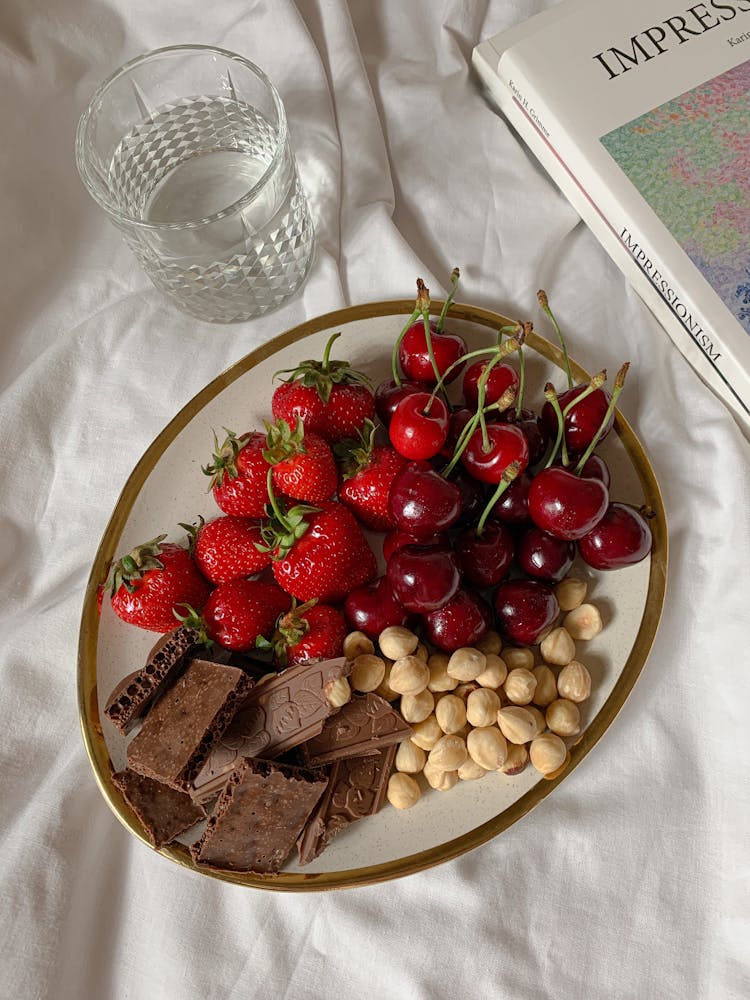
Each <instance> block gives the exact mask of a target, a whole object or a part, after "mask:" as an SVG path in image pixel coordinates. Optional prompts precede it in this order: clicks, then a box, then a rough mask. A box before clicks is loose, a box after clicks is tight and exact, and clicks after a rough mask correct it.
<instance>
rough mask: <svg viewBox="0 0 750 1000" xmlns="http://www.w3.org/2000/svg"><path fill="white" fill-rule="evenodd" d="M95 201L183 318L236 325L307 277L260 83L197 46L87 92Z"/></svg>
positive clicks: (287, 160)
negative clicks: (88, 95)
mask: <svg viewBox="0 0 750 1000" xmlns="http://www.w3.org/2000/svg"><path fill="white" fill-rule="evenodd" d="M76 162H77V165H78V171H79V173H80V175H81V178H82V180H83V183H84V184H85V186H86V188H87V189H88V191H89V193H90V194H91V196H92V197H93V198H94V200H95V201H96V202H98V204H99V205H101V207H102V208H103V209H104V210H105V212H106V213H107V215H108V216H109V218H110V220H111V221H112V222H113V223H114V224H115V225H116V226H117V227H118V229H120V230H121V232H122V233H123V235H124V237H125V239H126V241H127V242H128V244H129V245H130V246H131V248H132V249H133V251H134V253H135V254H136V256H137V257H138V259H139V260H140V262H141V264H142V265H143V267H144V269H145V271H146V273H147V274H148V276H149V277H150V278H151V280H152V281H153V283H154V284H155V285H156V287H157V288H159V289H161V291H163V292H165V293H166V294H167V295H168V296H169V297H170V298H171V299H172V301H173V302H174V303H175V305H177V306H178V307H179V308H180V309H182V310H183V311H184V312H187V313H189V314H190V315H192V316H196V317H197V318H198V319H202V320H207V321H209V322H216V323H232V322H239V321H242V320H248V319H252V318H253V317H255V316H260V315H262V314H263V313H265V312H268V311H269V310H271V309H275V308H276V307H277V306H279V305H281V303H282V302H284V301H285V300H286V299H288V298H289V297H290V296H291V295H292V294H293V293H294V292H295V291H296V290H297V289H298V288H299V287H300V285H301V284H302V282H303V281H304V280H305V278H306V276H307V273H308V271H309V269H310V263H311V260H312V254H313V243H314V238H313V226H312V222H311V220H310V214H309V211H308V206H307V202H306V200H305V195H304V192H303V190H302V187H301V185H300V180H299V176H298V174H297V167H296V164H295V161H294V156H293V154H292V151H291V148H290V146H289V136H288V131H287V120H286V113H285V111H284V105H283V104H282V102H281V98H280V97H279V94H278V92H277V90H276V88H275V87H274V86H273V84H272V83H271V81H270V80H269V79H268V78H267V77H266V75H265V74H264V73H263V72H262V71H261V70H260V69H258V67H257V66H255V65H254V64H253V63H251V62H248V60H247V59H243V58H242V56H239V55H236V54H235V53H232V52H226V51H224V50H223V49H215V48H209V47H207V46H202V45H182V46H171V47H169V48H164V49H157V50H156V51H155V52H150V53H148V54H146V55H143V56H140V57H138V58H137V59H133V60H132V61H131V62H129V63H127V64H126V65H125V66H123V67H122V68H121V69H119V70H117V72H116V73H114V74H113V75H112V76H111V77H110V78H109V79H108V80H106V81H105V82H104V83H103V84H102V85H101V86H100V87H99V89H98V90H97V91H96V93H95V94H94V96H93V97H92V99H91V102H90V104H89V106H88V108H87V109H86V111H85V112H84V113H83V115H82V117H81V120H80V122H79V124H78V131H77V134H76Z"/></svg>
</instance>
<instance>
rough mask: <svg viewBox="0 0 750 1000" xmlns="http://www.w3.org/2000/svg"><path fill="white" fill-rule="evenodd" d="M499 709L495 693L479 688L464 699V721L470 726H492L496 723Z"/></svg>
mask: <svg viewBox="0 0 750 1000" xmlns="http://www.w3.org/2000/svg"><path fill="white" fill-rule="evenodd" d="M500 708H501V705H500V697H499V695H498V694H497V692H495V691H491V690H490V689H489V688H479V689H478V690H476V691H472V692H471V694H470V695H469V697H468V698H467V699H466V721H467V722H468V723H469V724H470V725H472V726H492V725H494V724H495V723H496V722H497V713H498V711H499V710H500Z"/></svg>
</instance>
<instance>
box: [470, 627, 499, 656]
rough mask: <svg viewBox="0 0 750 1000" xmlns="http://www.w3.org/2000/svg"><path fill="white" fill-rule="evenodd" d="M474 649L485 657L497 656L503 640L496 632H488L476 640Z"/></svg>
mask: <svg viewBox="0 0 750 1000" xmlns="http://www.w3.org/2000/svg"><path fill="white" fill-rule="evenodd" d="M476 648H477V649H478V650H479V651H480V652H482V653H484V655H485V656H497V655H498V653H499V652H500V651H501V650H502V648H503V640H502V639H501V638H500V636H499V634H498V633H497V632H493V631H492V630H490V631H489V632H485V633H484V635H483V636H482V638H481V639H479V640H477V646H476Z"/></svg>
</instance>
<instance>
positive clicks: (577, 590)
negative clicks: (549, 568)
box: [555, 576, 589, 611]
mask: <svg viewBox="0 0 750 1000" xmlns="http://www.w3.org/2000/svg"><path fill="white" fill-rule="evenodd" d="M588 589H589V588H588V584H587V583H586V581H585V580H578V579H576V577H573V576H567V577H566V578H565V579H564V580H561V581H560V582H559V583H558V584H557V586H556V587H555V597H557V603H558V604H559V605H560V610H561V611H572V610H573V608H577V607H578V606H579V605H581V604H583V602H584V601H585V600H586V593H587V591H588Z"/></svg>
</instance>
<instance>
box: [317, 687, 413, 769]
mask: <svg viewBox="0 0 750 1000" xmlns="http://www.w3.org/2000/svg"><path fill="white" fill-rule="evenodd" d="M413 732H414V730H413V729H412V728H411V726H409V725H408V723H406V722H404V720H403V718H402V717H401V715H400V714H399V713H398V712H397V711H396V710H395V709H394V708H392V707H391V706H390V705H389V704H388V702H387V701H385V699H384V698H381V697H379V695H376V694H372V693H370V694H366V695H359V696H356V697H354V698H352V700H351V701H350V702H349V704H348V705H344V707H343V708H342V709H341V710H340V712H339V713H338V715H336V716H335V717H334V718H332V719H330V720H329V721H328V722H327V723H326V724H325V725H324V726H323V729H322V731H321V733H320V735H319V736H315V737H313V738H312V739H310V740H308V742H307V743H306V744H305V746H304V747H303V748H302V750H303V754H304V758H305V761H306V762H307V763H308V764H309V765H310V766H313V767H318V766H319V765H321V764H328V763H330V762H331V761H334V760H341V759H342V758H344V757H361V756H364V755H366V754H371V753H376V752H377V751H379V750H382V749H383V748H384V747H387V746H391V745H392V744H394V743H401V742H402V741H403V740H408V739H409V737H410V736H411V735H412V734H413Z"/></svg>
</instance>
